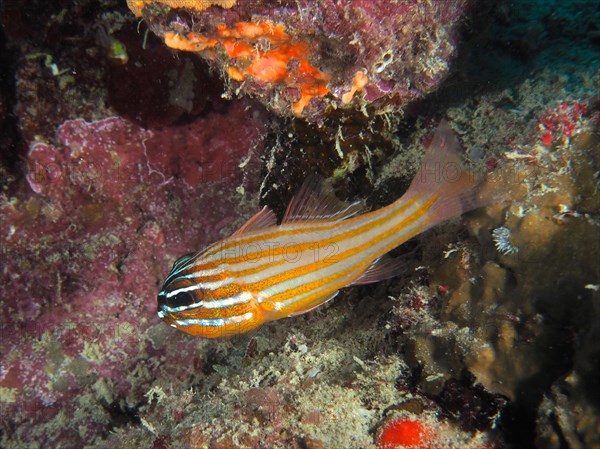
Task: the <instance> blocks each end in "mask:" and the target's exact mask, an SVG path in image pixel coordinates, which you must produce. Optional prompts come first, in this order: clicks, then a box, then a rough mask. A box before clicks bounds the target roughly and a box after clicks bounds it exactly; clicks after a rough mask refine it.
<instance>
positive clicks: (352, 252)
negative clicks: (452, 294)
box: [158, 123, 482, 338]
mask: <svg viewBox="0 0 600 449" xmlns="http://www.w3.org/2000/svg"><path fill="white" fill-rule="evenodd" d="M457 148H458V142H457V140H456V138H455V136H454V134H453V133H452V131H451V129H450V128H449V127H448V125H446V124H445V123H443V124H441V125H440V126H439V128H438V129H437V131H436V133H435V135H434V139H433V141H432V143H431V144H430V145H429V146H428V148H427V149H426V155H425V160H424V162H423V164H422V166H421V168H420V170H419V171H418V173H417V175H416V176H415V178H414V180H413V182H412V183H411V186H410V188H409V189H408V191H407V192H406V193H405V194H404V195H403V196H402V197H401V198H399V199H398V200H396V201H395V202H394V203H392V204H390V205H389V206H386V207H384V208H382V209H379V210H376V211H373V212H370V213H364V214H361V215H359V212H361V210H362V207H361V205H360V203H358V202H357V203H353V204H346V203H343V202H341V201H339V200H337V199H336V198H335V196H334V195H333V192H332V190H331V188H327V187H326V186H324V185H323V184H321V183H319V182H317V180H316V178H309V180H307V182H305V184H304V186H303V187H302V189H301V190H300V192H299V193H298V194H297V195H296V196H295V197H294V198H293V199H292V201H291V202H290V204H289V206H288V208H287V211H286V213H285V216H284V218H283V221H282V223H281V224H280V225H279V226H278V225H277V221H276V217H275V214H273V212H272V211H271V210H269V209H268V208H266V207H265V208H263V209H262V210H261V211H260V212H258V213H257V214H256V215H255V216H254V217H252V218H251V219H250V220H249V221H248V222H247V223H246V224H245V225H243V226H242V227H241V228H240V229H239V230H238V231H237V232H235V233H234V234H233V235H231V236H230V237H228V238H226V239H224V240H222V241H220V242H217V243H215V244H213V245H211V246H210V247H208V248H207V249H206V250H204V251H202V252H199V253H196V254H193V255H187V256H184V257H182V258H180V259H179V260H178V261H177V262H175V264H174V265H173V268H172V269H171V272H170V273H169V275H168V276H167V279H166V280H165V281H164V283H163V285H162V288H161V290H160V292H159V294H158V315H159V317H160V318H162V319H163V320H164V321H165V322H167V323H168V324H170V325H171V326H173V327H175V328H177V329H179V330H181V331H183V332H187V333H189V334H192V335H197V336H202V337H207V338H216V337H221V336H225V335H234V334H240V333H244V332H248V331H250V330H252V329H256V328H258V327H260V326H262V325H263V324H264V323H266V322H268V321H273V320H277V319H280V318H284V317H289V316H294V315H299V314H302V313H306V312H308V311H309V310H312V309H314V308H315V307H318V306H320V305H322V304H323V303H325V302H327V301H328V300H330V299H332V298H333V297H334V296H335V295H336V294H337V293H338V291H339V290H340V289H341V288H344V287H347V286H350V285H359V284H368V283H371V282H377V281H380V280H383V279H387V278H390V277H393V276H395V275H397V274H398V272H399V267H400V264H399V263H398V262H396V261H394V260H393V259H391V258H389V257H388V256H386V254H387V253H388V252H389V251H390V250H392V249H394V248H395V247H397V246H399V245H401V244H402V243H404V242H405V241H406V240H408V239H410V238H412V237H414V236H415V235H417V234H419V233H421V232H423V231H425V230H426V229H429V228H430V227H432V226H434V225H436V224H437V223H439V222H441V221H443V220H446V219H448V218H451V217H454V216H457V215H460V214H462V213H463V212H466V211H468V210H471V209H474V208H476V207H479V206H480V205H481V204H482V199H481V198H479V197H477V195H476V193H475V190H476V189H475V187H476V186H477V185H478V184H479V181H480V180H478V179H476V178H475V177H474V176H473V175H472V174H471V173H470V172H468V171H465V170H463V169H462V168H461V165H460V159H459V156H458V154H457V152H456V150H457Z"/></svg>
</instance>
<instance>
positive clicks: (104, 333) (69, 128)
mask: <svg viewBox="0 0 600 449" xmlns="http://www.w3.org/2000/svg"><path fill="white" fill-rule="evenodd" d="M230 126H234V127H235V129H234V130H233V131H232V129H231V128H230ZM262 130H263V127H262V117H261V116H260V115H258V114H257V113H255V112H254V111H253V110H252V109H249V110H246V109H245V106H244V105H243V104H241V103H232V104H231V105H229V107H228V109H227V111H226V113H216V112H213V113H209V114H208V115H206V116H205V117H201V118H197V119H196V120H195V121H193V122H191V123H189V124H185V125H180V126H172V127H169V128H164V129H162V130H152V131H148V130H144V129H142V128H140V127H138V126H137V125H133V124H131V123H129V122H127V121H125V120H123V119H122V118H118V117H113V118H107V119H104V120H100V121H96V122H91V123H88V122H85V121H83V120H71V121H67V122H65V123H64V124H63V125H62V126H61V127H60V129H59V130H58V136H57V137H58V141H59V142H60V143H59V144H57V145H50V144H47V143H42V142H39V143H36V144H34V145H32V146H31V148H30V151H29V154H28V159H27V175H26V182H27V184H28V186H29V187H30V188H31V191H29V192H26V190H28V189H27V188H26V187H25V188H24V189H23V191H22V192H21V193H20V194H18V195H16V197H15V198H16V199H11V200H10V201H9V200H3V201H2V202H1V203H0V213H1V214H2V222H1V223H0V235H2V239H3V244H2V248H1V251H2V252H1V254H2V272H1V274H0V276H1V284H2V295H1V301H2V308H1V312H0V313H1V317H0V326H1V327H0V333H1V335H2V338H1V339H0V396H1V398H0V399H1V402H2V404H1V405H2V408H1V414H0V426H1V427H2V428H3V429H5V430H4V432H5V436H6V437H10V439H11V441H19V440H22V441H23V442H24V444H25V443H26V442H32V441H45V442H46V443H47V444H48V445H50V446H53V447H58V446H60V447H81V446H82V444H83V443H84V442H85V443H89V442H90V441H92V440H93V439H94V438H95V437H97V436H99V435H101V434H103V433H104V432H106V431H107V427H106V426H107V425H108V424H109V422H110V410H111V407H114V406H115V404H117V405H116V407H117V408H127V407H133V406H134V405H135V404H139V403H140V402H143V401H144V393H145V391H143V390H144V388H146V387H147V385H148V382H149V381H150V379H152V378H157V377H161V376H162V377H163V378H165V379H169V378H170V379H178V381H181V380H184V379H189V377H190V372H191V371H193V370H196V369H198V368H199V367H201V366H202V364H203V363H204V361H203V360H202V359H201V358H200V357H199V356H198V355H197V354H196V349H195V347H196V345H197V342H194V341H188V340H187V339H185V338H183V339H182V338H180V337H179V336H177V335H172V336H171V337H172V338H170V339H169V340H168V341H162V339H161V338H160V335H161V332H162V329H163V328H164V325H163V324H161V323H160V321H159V319H158V318H157V317H156V291H157V284H158V283H159V282H160V280H161V278H162V277H163V276H164V274H165V273H166V272H167V270H168V268H169V266H170V265H171V264H172V262H173V260H174V258H175V256H178V255H180V254H181V252H185V251H188V250H189V248H196V247H197V246H198V245H202V244H206V243H208V242H210V241H213V240H214V239H216V238H218V237H220V235H221V230H222V228H224V227H227V226H230V225H232V224H233V222H235V220H237V219H238V218H239V217H240V204H243V202H244V199H243V198H244V196H243V195H241V194H240V193H238V192H240V191H242V190H243V189H245V190H246V191H247V192H249V195H248V196H249V197H251V198H255V197H256V195H255V193H253V192H255V190H256V187H257V186H258V173H257V164H255V163H254V162H253V161H256V160H257V158H258V157H259V155H260V152H261V140H260V136H261V135H262V132H263V131H262ZM240 166H242V167H243V169H242V168H240ZM236 188H237V192H236ZM156 326H158V327H156ZM173 334H175V333H174V332H173ZM174 346H176V347H177V349H176V350H175V349H173V347H174ZM158 360H163V362H164V363H162V362H161V363H156V361H158ZM142 385H146V387H144V388H142V387H141V386H142ZM146 389H147V388H146ZM25 423H28V424H27V425H26V424H25ZM42 423H47V425H45V426H44V425H39V424H42ZM61 424H62V425H61ZM67 424H68V425H67ZM30 428H31V429H33V430H34V431H33V432H29V431H28V430H27V429H30Z"/></svg>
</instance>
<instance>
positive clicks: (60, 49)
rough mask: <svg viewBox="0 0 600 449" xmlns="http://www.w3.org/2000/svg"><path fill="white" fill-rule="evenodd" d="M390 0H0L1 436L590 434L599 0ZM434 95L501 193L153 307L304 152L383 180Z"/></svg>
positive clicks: (505, 444) (333, 168) (463, 437)
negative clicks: (220, 304)
mask: <svg viewBox="0 0 600 449" xmlns="http://www.w3.org/2000/svg"><path fill="white" fill-rule="evenodd" d="M200 3H202V8H199V7H198V4H200ZM207 3H211V5H207ZM212 3H216V5H214V4H212ZM308 3H310V5H308ZM385 3H394V4H395V5H396V8H391V7H389V8H388V9H381V5H382V2H379V1H375V0H374V1H372V2H370V1H357V0H354V1H350V0H349V1H346V2H332V1H329V0H323V1H317V2H304V1H299V2H291V1H290V2H286V1H283V2H275V1H273V2H271V1H266V2H258V1H254V0H239V1H238V2H235V1H227V2H194V1H191V0H190V1H189V2H186V1H183V2H177V1H175V2H174V1H171V0H169V1H167V0H164V1H155V2H154V1H142V0H140V1H134V0H131V1H129V2H128V4H127V3H126V2H124V1H120V0H119V1H118V0H76V1H74V2H69V4H68V5H66V4H65V3H64V2H58V1H50V2H46V1H44V2H42V1H28V2H24V1H20V0H19V1H14V2H8V3H6V4H3V5H2V6H0V23H1V25H2V34H1V36H0V66H1V67H2V73H1V74H0V145H1V157H0V174H1V185H2V192H1V196H0V239H1V240H0V242H1V245H0V259H1V267H0V268H1V271H0V279H1V281H0V282H1V292H0V305H1V308H0V310H1V313H0V437H1V443H0V447H2V448H6V449H13V448H23V447H29V448H36V447H40V448H41V447H57V448H58V447H61V448H81V447H86V448H90V449H92V448H98V449H99V448H108V447H115V446H118V447H123V448H140V447H149V448H156V449H159V448H211V449H225V448H269V449H271V448H273V449H274V448H286V449H288V448H289V449H293V448H299V449H316V448H328V449H330V448H331V449H336V448H341V449H346V448H348V449H350V448H365V449H366V448H379V449H381V448H382V447H385V446H386V444H389V446H387V447H420V448H477V449H483V448H498V449H500V448H513V447H514V448H521V447H536V448H538V449H547V448H548V449H566V448H569V449H578V448H600V437H599V435H600V416H599V413H598V410H599V409H600V396H599V393H598V392H599V391H600V382H599V381H598V378H600V353H599V349H598V346H597V341H598V337H599V333H600V328H599V323H600V306H599V304H600V303H599V301H600V294H599V291H600V262H599V260H600V237H599V236H600V232H599V231H600V229H599V227H600V195H599V190H600V176H599V173H600V127H599V126H600V125H599V124H600V93H599V92H598V86H600V29H599V28H598V23H600V15H599V14H600V12H599V11H598V8H597V6H596V5H594V2H589V1H581V0H580V1H574V2H570V3H568V4H567V3H566V2H562V1H560V0H554V1H550V2H548V1H546V2H541V1H536V0H526V1H521V2H518V3H516V2H508V1H502V2H493V4H492V2H486V1H475V0H473V1H471V2H465V1H452V2H436V1H426V2H425V1H419V0H401V1H399V2H385ZM442 3H444V4H443V5H442ZM128 5H129V7H128ZM178 6H180V7H179V8H178ZM206 6H208V8H205V7H206ZM309 6H310V7H309ZM388 6H389V5H388ZM378 8H379V9H378ZM386 8H387V7H386ZM132 11H133V12H134V13H135V14H133V13H132ZM410 11H412V12H418V14H416V13H415V14H413V15H410V17H408V15H407V14H408V12H410ZM296 13H297V14H298V15H294V14H296ZM433 19H439V20H433ZM278 24H280V25H281V27H280V28H278V27H277V25H278ZM353 27H354V28H353ZM397 27H400V28H401V33H400V34H398V35H394V34H393V33H392V31H394V30H396V28H397ZM396 31H397V30H396ZM169 33H171V34H169ZM400 35H401V37H399V36H400ZM165 41H166V43H167V44H169V45H165ZM409 44H410V45H409ZM407 45H409V46H408V47H407ZM169 46H170V47H177V48H179V50H177V49H172V48H171V49H169ZM377 52H380V53H377ZM387 55H391V56H387ZM359 72H360V73H361V75H359ZM441 119H446V120H447V121H448V123H449V125H450V126H451V127H452V129H453V130H454V132H455V133H456V135H457V137H458V139H459V141H460V143H461V146H462V149H463V151H464V162H465V165H467V166H469V167H470V168H471V169H472V170H474V171H476V172H478V173H487V174H488V177H487V181H486V183H485V185H484V186H483V188H484V189H485V190H486V192H488V193H489V196H488V197H489V198H493V201H491V202H489V203H488V204H487V205H486V207H483V208H481V209H479V210H476V211H473V212H471V213H469V214H468V215H466V216H464V217H462V218H460V219H453V220H451V221H450V222H447V223H444V224H442V225H440V226H437V227H435V228H434V229H432V230H430V231H427V232H426V233H424V234H421V235H419V236H417V237H415V238H414V239H412V240H411V241H409V242H407V243H406V244H405V245H403V246H401V247H400V248H398V249H396V250H394V251H393V252H392V256H394V257H397V258H399V260H401V261H402V262H403V263H402V266H403V268H402V269H399V270H400V271H401V272H400V273H399V275H398V276H397V277H395V278H393V279H389V280H387V281H383V282H380V283H377V284H372V285H366V286H358V287H353V288H348V289H345V290H342V292H341V293H340V294H339V295H338V296H337V297H336V299H335V300H334V301H333V302H331V303H330V304H328V305H326V306H323V307H321V308H318V309H316V310H315V311H313V312H310V313H308V314H304V315H301V316H298V317H294V318H289V319H285V320H279V321H276V322H273V323H269V324H268V325H265V326H264V327H262V328H261V329H259V330H257V331H254V332H252V333H250V334H244V335H238V336H234V337H229V338H224V339H218V340H203V339H199V338H195V337H192V336H190V335H186V334H184V333H182V332H178V331H177V330H175V329H172V328H171V327H169V326H167V325H166V324H165V323H163V322H161V321H160V319H159V318H158V317H157V315H156V294H157V291H158V289H159V287H160V285H161V283H162V281H163V280H164V278H165V276H166V274H167V273H168V271H169V269H170V267H171V266H172V264H173V262H174V261H175V260H176V259H177V258H178V257H180V256H182V255H183V254H185V253H189V252H192V251H195V250H198V249H200V248H202V247H203V246H206V245H207V244H209V243H211V242H213V241H215V240H218V239H220V238H223V237H225V236H227V235H229V234H231V232H233V231H234V230H235V229H236V228H237V227H239V226H240V225H241V224H242V223H244V221H245V220H246V219H247V218H249V217H250V216H251V215H252V214H253V213H254V212H255V211H257V210H258V208H259V207H261V206H264V205H266V206H269V207H270V208H272V209H273V210H274V211H275V212H276V213H277V214H278V216H279V217H280V218H281V216H282V215H283V212H284V211H285V208H286V205H287V203H288V201H289V200H290V198H291V197H292V195H293V194H294V192H295V191H297V190H298V188H299V187H300V185H301V184H302V181H303V180H304V179H305V178H306V177H307V176H308V175H309V174H312V173H315V172H317V173H319V174H320V175H321V176H323V177H325V178H329V180H330V181H331V182H332V183H333V185H334V187H335V189H336V192H337V194H338V196H339V197H341V198H345V199H348V200H357V199H361V200H364V201H365V202H366V204H367V206H368V207H369V208H371V209H376V208H380V207H383V206H385V205H387V204H389V203H391V202H392V201H394V200H396V199H397V198H398V197H399V196H400V195H401V194H402V193H403V192H404V191H405V190H406V188H407V187H408V185H409V184H410V181H411V179H412V177H413V176H414V174H415V172H416V170H417V167H418V166H419V163H420V160H421V158H422V154H423V148H424V146H426V144H427V143H428V142H429V141H430V139H431V136H432V133H433V131H434V129H435V127H436V126H437V124H438V123H439V121H440V120H441ZM392 441H395V443H394V445H392V443H391V442H392ZM411 445H412V446H411Z"/></svg>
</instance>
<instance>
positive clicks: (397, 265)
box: [349, 255, 406, 285]
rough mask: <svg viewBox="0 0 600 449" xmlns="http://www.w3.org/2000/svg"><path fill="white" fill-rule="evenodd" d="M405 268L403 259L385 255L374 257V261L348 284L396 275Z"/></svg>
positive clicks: (360, 283) (368, 281)
mask: <svg viewBox="0 0 600 449" xmlns="http://www.w3.org/2000/svg"><path fill="white" fill-rule="evenodd" d="M405 269H406V263H405V261H404V260H402V259H394V258H392V257H390V256H387V255H386V256H382V257H380V258H379V259H375V262H373V263H372V264H371V266H370V267H369V268H367V270H366V271H365V272H364V273H363V274H361V275H360V276H359V277H358V278H356V279H355V280H354V282H352V283H351V284H349V285H364V284H371V283H372V282H379V281H383V280H384V279H389V278H393V277H394V276H398V275H399V274H401V273H402V272H403V271H404V270H405Z"/></svg>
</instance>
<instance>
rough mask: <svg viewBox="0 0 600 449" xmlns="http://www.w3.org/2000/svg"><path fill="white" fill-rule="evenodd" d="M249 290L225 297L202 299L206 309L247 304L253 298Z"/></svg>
mask: <svg viewBox="0 0 600 449" xmlns="http://www.w3.org/2000/svg"><path fill="white" fill-rule="evenodd" d="M253 297H254V296H252V293H250V292H247V291H245V292H241V293H238V294H236V295H233V296H231V297H229V298H225V299H211V300H209V301H204V307H205V308H207V309H223V308H225V307H230V306H238V305H241V304H247V303H248V302H250V300H251V299H252V298H253Z"/></svg>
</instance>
